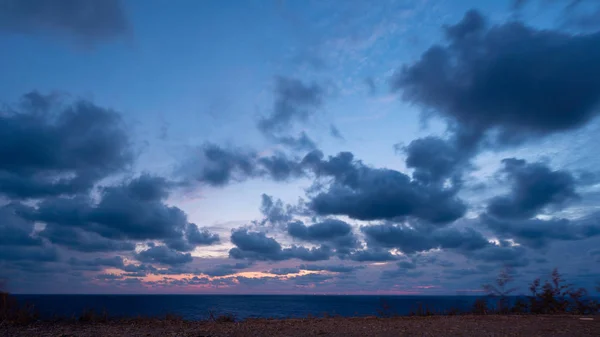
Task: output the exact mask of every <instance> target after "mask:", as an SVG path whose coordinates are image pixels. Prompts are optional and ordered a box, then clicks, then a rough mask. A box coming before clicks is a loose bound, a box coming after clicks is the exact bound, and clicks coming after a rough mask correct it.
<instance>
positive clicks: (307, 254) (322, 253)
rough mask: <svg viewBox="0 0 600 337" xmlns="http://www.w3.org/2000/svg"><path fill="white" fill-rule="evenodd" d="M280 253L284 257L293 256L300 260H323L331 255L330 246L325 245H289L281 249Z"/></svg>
mask: <svg viewBox="0 0 600 337" xmlns="http://www.w3.org/2000/svg"><path fill="white" fill-rule="evenodd" d="M282 255H283V256H285V257H286V258H290V259H292V258H295V259H299V260H302V261H325V260H329V258H330V257H331V256H332V255H333V252H332V251H331V248H330V247H329V246H326V245H321V246H320V247H313V248H310V249H309V248H306V247H301V246H295V245H293V246H291V247H290V248H285V249H284V250H283V251H282Z"/></svg>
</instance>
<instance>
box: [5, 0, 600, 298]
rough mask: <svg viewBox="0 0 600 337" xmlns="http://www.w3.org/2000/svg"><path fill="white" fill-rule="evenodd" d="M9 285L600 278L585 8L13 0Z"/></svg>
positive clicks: (380, 290)
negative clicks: (505, 272) (555, 274)
mask: <svg viewBox="0 0 600 337" xmlns="http://www.w3.org/2000/svg"><path fill="white" fill-rule="evenodd" d="M0 45H1V46H2V57H1V58H0V74H2V76H0V267H1V268H0V281H1V282H2V286H3V287H4V288H5V289H7V290H8V291H11V292H14V293H94V294H96V293H97V294H106V293H111V294H124V293H136V294H137V293H149V294H158V293H168V294H171V293H181V294H423V295H437V294H450V295H454V294H478V293H480V292H481V285H482V284H484V283H489V282H491V281H493V280H494V275H496V274H497V273H498V272H499V271H500V270H501V269H503V268H510V270H511V271H512V273H513V275H514V278H515V281H514V282H515V284H516V286H517V288H518V289H519V290H518V292H522V293H525V292H526V291H527V284H528V283H529V282H531V281H532V280H533V279H535V278H537V277H541V278H542V280H543V279H544V278H546V277H548V275H549V273H550V272H551V271H552V269H553V268H558V269H559V271H561V272H562V273H563V275H564V276H565V278H566V279H567V280H568V281H569V282H571V283H574V284H576V285H578V286H583V287H592V286H593V285H594V284H596V282H598V281H600V248H599V247H600V171H599V169H598V167H599V164H600V157H599V156H598V151H597V145H596V144H597V143H598V140H599V137H600V136H599V135H600V118H599V116H598V115H600V4H598V3H597V1H593V0H516V1H515V0H510V1H508V0H494V1H478V0H459V1H458V0H457V1H455V0H381V1H378V2H377V3H376V5H375V4H373V3H372V2H370V1H365V0H350V1H333V0H324V1H316V0H307V1H290V0H260V1H259V0H250V1H241V0H230V1H212V0H206V1H192V0H180V1H176V2H170V1H163V0H151V1H141V0H122V1H121V0H81V1H67V0H55V1H52V2H50V1H44V0H28V1H17V0H0Z"/></svg>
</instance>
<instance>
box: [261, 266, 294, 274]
mask: <svg viewBox="0 0 600 337" xmlns="http://www.w3.org/2000/svg"><path fill="white" fill-rule="evenodd" d="M268 272H269V273H270V274H275V275H287V274H297V273H299V272H300V268H299V267H298V268H274V269H271V270H269V271H268Z"/></svg>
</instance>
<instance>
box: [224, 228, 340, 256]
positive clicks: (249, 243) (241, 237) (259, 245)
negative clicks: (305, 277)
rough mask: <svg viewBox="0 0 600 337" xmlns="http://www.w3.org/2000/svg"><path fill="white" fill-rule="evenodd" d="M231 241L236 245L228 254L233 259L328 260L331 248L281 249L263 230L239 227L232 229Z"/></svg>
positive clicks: (293, 247)
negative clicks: (257, 230)
mask: <svg viewBox="0 0 600 337" xmlns="http://www.w3.org/2000/svg"><path fill="white" fill-rule="evenodd" d="M231 243H233V244H234V245H235V246H236V247H234V248H232V249H230V250H229V256H230V257H231V258H234V259H251V260H270V261H282V260H288V259H294V258H297V259H300V260H303V261H321V260H328V259H329V258H330V257H331V254H332V252H331V249H330V248H329V247H327V246H321V247H318V248H317V247H313V248H310V249H308V248H306V247H300V246H295V245H293V246H291V247H290V248H285V249H283V248H282V247H281V245H280V244H279V242H277V241H276V240H275V239H273V238H270V237H267V236H266V235H265V233H263V232H251V231H248V230H247V229H244V228H241V229H237V230H234V231H232V233H231Z"/></svg>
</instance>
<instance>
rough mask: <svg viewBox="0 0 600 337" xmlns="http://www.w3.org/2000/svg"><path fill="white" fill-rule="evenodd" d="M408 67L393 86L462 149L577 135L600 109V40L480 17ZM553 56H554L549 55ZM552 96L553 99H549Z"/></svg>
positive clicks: (452, 29) (449, 29)
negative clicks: (440, 123) (436, 119)
mask: <svg viewBox="0 0 600 337" xmlns="http://www.w3.org/2000/svg"><path fill="white" fill-rule="evenodd" d="M444 32H445V36H446V40H447V42H448V43H447V44H445V45H443V44H437V45H434V46H432V47H431V48H429V49H428V50H427V51H426V52H424V53H423V54H422V55H421V58H420V59H419V60H418V61H417V62H415V63H413V64H410V65H405V66H404V67H403V68H402V69H400V70H399V71H398V72H397V73H396V75H395V76H394V77H393V80H392V87H393V89H395V90H401V91H402V92H403V98H404V99H405V100H406V101H408V102H411V103H414V104H416V105H419V106H422V107H424V108H425V109H427V111H429V112H430V113H432V114H435V115H438V116H440V117H442V118H444V119H445V120H447V121H448V123H449V129H450V130H451V131H452V132H453V133H454V134H455V135H456V137H457V139H458V144H459V145H460V148H465V149H468V148H472V147H473V146H475V145H477V144H479V143H480V142H481V141H482V140H484V139H485V140H486V142H487V144H488V145H493V146H505V145H513V144H517V143H521V142H523V141H525V140H528V139H531V138H536V137H541V136H546V135H550V134H554V133H558V132H564V131H568V130H574V129H577V128H580V127H581V126H583V125H585V124H587V123H588V122H590V121H591V120H592V119H594V118H595V117H596V116H597V115H598V112H599V111H600V110H599V109H598V108H599V103H600V76H599V75H600V64H598V62H596V61H595V60H596V59H598V58H600V43H599V42H600V34H598V33H596V34H587V35H586V34H576V35H572V34H568V33H564V32H559V31H553V30H537V29H534V28H531V27H528V26H525V25H524V24H523V23H521V22H515V21H510V22H507V23H505V24H502V25H496V26H490V24H489V23H488V22H487V21H486V19H485V18H484V17H483V16H482V15H481V14H480V13H479V12H477V11H475V10H471V11H468V12H467V13H466V14H465V16H464V18H463V19H462V20H461V21H460V22H458V23H457V24H455V25H451V26H446V27H444ZM549 55H551V57H548V56H549ZM548 97H553V99H551V100H549V99H548Z"/></svg>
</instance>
